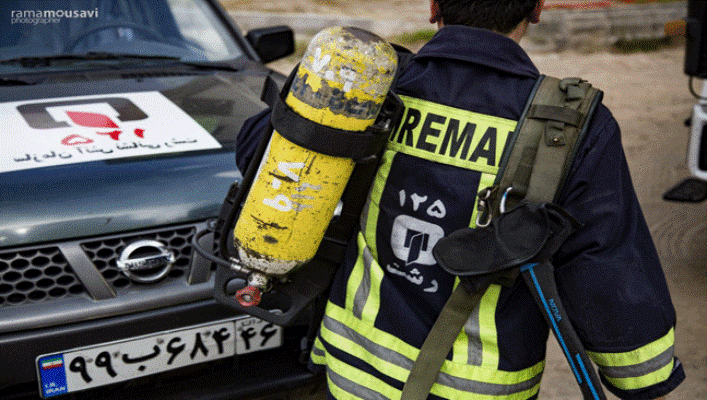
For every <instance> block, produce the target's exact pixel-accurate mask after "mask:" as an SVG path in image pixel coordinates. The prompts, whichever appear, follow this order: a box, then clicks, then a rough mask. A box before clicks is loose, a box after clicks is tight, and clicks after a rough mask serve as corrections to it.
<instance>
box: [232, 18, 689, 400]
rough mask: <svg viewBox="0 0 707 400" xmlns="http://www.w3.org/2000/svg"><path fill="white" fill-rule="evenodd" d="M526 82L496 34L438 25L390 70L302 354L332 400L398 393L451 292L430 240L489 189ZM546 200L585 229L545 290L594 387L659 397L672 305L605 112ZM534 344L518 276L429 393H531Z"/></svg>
mask: <svg viewBox="0 0 707 400" xmlns="http://www.w3.org/2000/svg"><path fill="white" fill-rule="evenodd" d="M571 67H572V66H568V69H571ZM538 76H539V72H538V70H537V69H536V67H535V66H534V65H533V63H532V62H531V60H530V58H529V57H528V55H527V54H526V53H525V52H524V51H523V50H522V49H521V47H520V46H519V45H518V44H517V43H515V42H514V41H512V40H511V39H508V38H507V37H504V36H501V35H498V34H495V33H492V32H489V31H485V30H481V29H474V28H468V27H462V26H447V27H444V28H442V29H440V30H439V32H437V34H436V35H435V36H434V37H433V38H432V39H431V40H430V41H429V43H427V44H426V45H425V46H424V47H423V48H422V49H421V50H420V51H419V52H418V53H417V54H416V55H415V56H414V58H413V60H412V61H411V62H410V63H409V65H408V66H407V67H406V68H405V69H404V70H403V71H402V73H401V75H400V77H399V80H398V83H397V87H396V88H395V92H396V93H398V94H399V95H400V96H401V97H402V99H403V101H404V102H405V105H406V111H405V114H404V116H403V120H402V122H401V124H400V126H399V128H398V129H397V130H396V131H395V132H394V133H393V134H392V135H391V138H390V140H389V145H388V151H387V152H386V157H385V159H384V161H383V163H382V166H381V168H380V170H379V173H378V177H377V180H376V183H375V184H374V186H373V189H372V192H371V195H370V196H369V203H368V205H367V207H366V210H365V215H364V216H363V217H362V223H361V233H359V235H358V236H357V237H356V238H354V240H353V241H352V245H351V246H350V248H349V254H348V256H347V259H346V261H345V263H344V265H343V266H342V268H340V270H339V271H338V274H337V277H336V279H335V281H334V283H333V286H332V295H331V298H330V304H329V307H328V308H327V314H326V316H325V318H324V322H323V325H322V328H321V333H320V336H319V338H318V340H317V343H316V345H315V349H314V351H313V353H312V360H313V361H314V363H315V364H316V365H317V366H319V365H325V366H326V371H327V374H328V377H329V388H330V392H331V395H332V396H334V397H336V398H390V397H393V398H395V397H397V396H399V391H400V390H401V389H402V385H403V382H404V381H405V377H406V371H408V370H409V367H410V365H411V364H410V362H411V359H414V356H415V354H416V353H415V351H416V350H415V349H419V348H420V347H421V345H422V343H423V341H424V339H425V336H426V334H427V332H428V331H429V329H430V327H431V326H432V324H433V322H434V320H435V317H436V315H437V313H438V312H439V310H440V309H441V307H442V306H443V305H444V303H445V301H446V299H447V297H448V296H449V294H450V293H451V291H452V289H453V286H454V285H455V284H456V283H455V282H456V281H455V279H454V278H453V277H451V276H449V275H447V274H446V273H444V272H443V271H442V270H441V269H440V268H439V267H438V266H436V265H435V264H434V261H432V260H431V256H430V251H431V247H432V246H433V245H434V242H435V241H436V240H437V239H439V237H440V235H446V234H449V233H450V232H452V231H454V230H456V229H460V228H463V227H466V226H473V221H474V216H475V210H476V207H475V195H476V193H477V192H479V190H480V189H483V188H484V187H485V185H487V184H488V183H489V182H492V181H493V180H492V179H493V176H494V167H497V162H498V156H499V155H500V153H501V151H502V149H503V146H504V144H505V139H506V138H507V133H508V131H509V130H510V129H512V127H513V126H514V123H515V121H518V119H519V118H520V116H521V112H522V109H523V106H524V105H525V103H526V100H527V98H528V96H529V94H530V91H531V88H532V86H533V84H534V82H535V80H536V79H537V78H538ZM607 89H609V90H610V89H611V88H607ZM267 117H268V114H267V112H264V113H261V114H259V115H257V116H255V117H253V118H252V119H251V120H249V121H248V122H247V123H246V125H245V126H244V128H243V130H242V132H241V134H240V135H239V137H238V142H239V146H238V149H239V154H238V156H237V159H238V164H239V168H241V170H245V166H246V165H247V163H248V162H249V157H251V155H252V152H253V149H254V147H255V144H256V143H257V141H258V134H257V133H259V132H260V131H261V130H262V129H263V127H264V125H265V123H266V119H267ZM437 160H441V161H437ZM559 205H560V206H562V207H564V208H565V209H566V210H567V211H569V212H570V213H571V214H572V215H574V216H575V217H576V218H577V219H579V220H580V221H581V222H582V223H583V224H584V227H583V228H582V229H581V230H580V231H579V232H578V233H576V234H574V235H573V236H572V237H570V239H569V240H568V241H567V242H566V243H565V244H564V245H563V247H562V248H561V249H560V251H559V252H558V253H557V254H556V256H555V258H554V260H553V261H554V265H555V266H556V278H557V284H558V286H559V290H560V294H561V297H562V301H563V302H564V305H565V307H566V308H567V311H568V313H569V315H570V319H571V321H572V323H573V324H574V326H575V327H576V329H577V331H578V334H579V336H580V338H581V339H582V341H583V342H584V344H585V346H586V348H587V350H588V351H589V354H590V357H591V358H592V359H593V361H594V362H595V363H596V364H597V365H598V367H599V370H600V372H601V376H602V381H603V383H604V384H605V386H606V387H607V388H608V389H609V390H610V391H611V392H613V393H614V394H616V395H617V396H619V397H620V398H622V399H652V398H655V397H657V396H661V395H664V394H666V393H668V392H670V391H671V390H673V389H674V388H675V387H676V386H677V385H678V384H679V383H680V382H681V381H682V380H683V379H684V372H683V368H682V365H681V363H680V361H679V360H678V359H677V358H675V356H674V354H673V349H674V346H673V343H674V325H675V311H674V308H673V305H672V302H671V299H670V294H669V292H668V287H667V285H666V281H665V278H664V275H663V272H662V270H661V265H660V262H659V260H658V256H657V253H656V249H655V247H654V244H653V242H652V239H651V236H650V233H649V231H648V228H647V225H646V222H645V220H644V217H643V215H642V212H641V209H640V207H639V204H638V201H637V198H636V194H635V192H634V188H633V186H632V182H631V178H630V175H629V170H628V166H627V163H626V158H625V155H624V152H623V149H622V146H621V137H620V130H619V126H618V124H617V122H616V120H615V119H614V117H613V116H612V115H611V113H610V111H609V110H608V109H607V108H606V107H605V106H604V105H600V107H599V108H598V110H597V112H596V114H595V115H594V117H593V121H592V123H591V128H590V130H589V133H588V135H587V136H586V139H585V140H584V143H583V145H582V146H581V148H580V150H579V152H578V153H577V156H576V159H575V161H574V163H573V166H572V168H571V172H570V174H569V181H568V184H567V185H566V186H565V190H564V192H563V193H562V194H561V197H560V199H559ZM547 338H548V328H547V326H546V324H545V322H544V320H543V316H542V315H541V314H540V311H539V309H538V308H537V306H536V304H535V303H534V301H533V299H532V298H531V295H530V293H529V291H528V289H527V287H526V286H525V283H523V281H522V280H518V281H517V282H516V284H515V285H514V286H512V287H501V286H498V287H495V286H493V287H492V288H491V289H490V290H489V291H488V292H487V293H486V295H485V296H484V299H483V300H482V303H481V305H480V306H479V310H477V311H476V312H475V314H474V315H472V317H471V318H470V320H469V323H468V324H467V326H466V327H465V329H464V332H462V333H461V334H460V337H459V339H458V340H457V343H455V348H454V350H453V354H451V355H450V357H448V360H447V362H446V364H445V367H443V369H442V372H441V373H440V378H439V379H438V381H437V383H436V384H435V386H434V387H433V390H432V394H431V395H430V398H434V399H437V398H478V397H475V396H479V395H483V396H488V397H482V398H484V399H486V398H489V399H534V398H536V397H537V393H538V390H539V383H540V376H541V374H542V369H543V367H544V361H543V360H544V358H545V345H546V342H547ZM494 371H499V372H497V373H494ZM569 384H572V382H568V385H569Z"/></svg>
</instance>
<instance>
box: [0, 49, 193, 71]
mask: <svg viewBox="0 0 707 400" xmlns="http://www.w3.org/2000/svg"><path fill="white" fill-rule="evenodd" d="M104 60H118V61H127V60H166V61H176V60H179V57H174V56H165V55H145V54H120V53H108V52H88V53H84V54H57V55H49V56H37V57H15V58H8V59H4V60H0V64H5V65H6V64H19V65H20V66H22V67H25V68H33V67H40V66H42V67H43V66H49V65H50V64H51V63H53V62H59V61H104Z"/></svg>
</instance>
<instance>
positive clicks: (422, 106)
mask: <svg viewBox="0 0 707 400" xmlns="http://www.w3.org/2000/svg"><path fill="white" fill-rule="evenodd" d="M400 98H401V99H402V100H403V102H404V103H405V115H404V117H403V120H402V121H401V123H400V126H399V127H398V129H397V130H396V131H395V132H394V133H393V135H392V136H391V139H390V141H389V143H388V148H389V149H391V150H395V151H399V152H402V153H406V154H410V155H414V156H416V157H420V158H424V159H428V160H432V161H437V162H441V163H444V164H449V165H455V166H458V167H462V168H466V169H472V170H476V171H480V172H486V173H492V174H495V173H496V171H497V170H498V164H499V162H500V158H501V154H502V153H503V148H504V146H505V144H506V140H507V139H508V137H509V136H510V134H511V132H513V130H514V129H515V127H516V121H513V120H509V119H504V118H498V117H494V116H490V115H484V114H480V113H475V112H471V111H467V110H462V109H459V108H454V107H449V106H445V105H441V104H437V103H432V102H429V101H424V100H420V99H416V98H412V97H407V96H400Z"/></svg>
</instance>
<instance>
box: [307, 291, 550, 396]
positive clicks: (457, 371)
mask: <svg viewBox="0 0 707 400" xmlns="http://www.w3.org/2000/svg"><path fill="white" fill-rule="evenodd" d="M321 337H322V339H323V340H324V341H326V342H329V343H335V344H336V346H337V347H338V348H340V349H345V351H346V352H347V353H349V354H351V355H352V356H354V357H356V358H359V359H361V360H362V361H364V362H366V363H368V364H369V365H373V366H375V368H377V369H378V370H379V371H381V372H382V373H384V374H386V375H388V376H390V377H392V378H394V379H396V380H399V381H401V382H404V381H405V380H406V379H407V376H408V374H409V372H410V369H411V368H412V365H413V362H414V360H415V359H416V358H417V355H418V354H419V349H417V348H415V347H413V346H410V345H409V344H407V343H405V342H403V341H401V340H400V339H398V338H396V337H395V336H393V335H391V334H389V333H387V332H384V331H381V330H378V329H376V328H375V327H373V326H372V325H371V323H369V322H366V321H363V320H360V319H358V318H356V317H354V316H353V315H351V313H349V312H347V311H346V310H344V309H342V308H340V307H338V306H336V305H335V304H333V303H329V304H328V305H327V312H326V316H325V317H324V321H323V323H322V329H321ZM315 354H316V353H315ZM325 363H326V364H327V366H328V367H330V368H333V371H334V372H336V373H337V374H339V375H342V376H346V377H355V379H354V380H355V381H356V383H357V384H359V385H363V386H364V387H368V388H375V386H370V385H375V384H377V382H374V381H373V380H376V381H377V379H376V378H374V377H370V376H369V375H368V374H366V373H364V372H362V371H360V370H358V369H356V368H353V367H350V366H348V365H346V364H343V363H342V364H341V365H340V366H339V367H338V368H337V367H334V365H333V364H332V357H331V356H330V355H328V354H327V355H326V360H325ZM543 368H544V362H540V363H538V364H536V365H534V366H532V367H530V368H527V369H524V370H521V371H514V372H508V371H498V370H496V369H493V368H483V367H478V366H472V365H464V364H458V363H453V362H450V361H449V360H447V361H445V363H444V365H443V366H442V369H441V370H440V374H439V376H438V379H437V383H436V384H435V386H433V389H432V393H435V394H438V395H440V396H443V397H446V398H450V399H457V398H464V397H467V398H469V396H472V395H475V396H476V397H471V398H488V399H497V400H500V399H503V400H515V399H526V398H528V397H530V396H532V395H533V394H534V393H535V392H537V390H538V389H539V384H540V378H541V374H542V370H543ZM369 378H371V380H369ZM398 396H399V394H398ZM479 396H484V397H479Z"/></svg>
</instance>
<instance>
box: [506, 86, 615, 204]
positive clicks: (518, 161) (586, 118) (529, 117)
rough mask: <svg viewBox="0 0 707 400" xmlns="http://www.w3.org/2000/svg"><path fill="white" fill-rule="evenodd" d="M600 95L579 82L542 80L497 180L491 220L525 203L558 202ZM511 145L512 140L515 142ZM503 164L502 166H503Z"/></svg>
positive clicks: (519, 125)
mask: <svg viewBox="0 0 707 400" xmlns="http://www.w3.org/2000/svg"><path fill="white" fill-rule="evenodd" d="M602 97H603V93H602V92H601V91H600V90H598V89H596V88H594V87H593V86H592V85H591V84H589V83H588V82H586V81H583V80H581V79H579V78H565V79H558V78H554V77H550V76H541V77H540V82H539V86H538V87H537V88H536V90H535V95H534V96H533V97H532V98H531V99H530V100H529V103H528V105H527V106H526V115H525V117H524V118H522V119H521V121H519V122H518V127H517V128H516V132H515V135H514V136H515V138H513V139H514V140H515V142H514V143H511V144H509V146H507V148H506V150H505V151H506V152H507V153H508V154H505V155H504V158H505V160H504V162H503V163H502V165H503V168H502V171H499V176H498V177H497V178H496V182H497V189H496V190H495V192H496V193H497V195H496V196H495V200H496V202H495V204H493V206H494V207H493V208H492V209H493V210H494V211H493V213H494V214H495V213H496V212H497V211H498V209H499V207H498V206H500V205H501V204H503V202H502V201H501V200H502V199H503V197H504V194H505V195H506V200H505V203H506V204H505V208H506V209H507V208H509V207H511V206H512V205H513V204H514V203H516V202H518V201H520V200H522V199H526V200H530V201H537V202H557V200H558V197H559V195H560V193H562V189H563V187H564V183H565V178H566V177H567V174H568V172H569V170H570V168H571V167H572V162H573V160H574V158H575V155H576V153H577V150H578V149H579V147H580V146H581V144H582V141H583V139H584V136H585V135H586V133H587V130H588V129H589V122H590V120H591V117H592V115H593V114H594V111H595V110H596V108H597V106H598V104H599V102H600V101H601V99H602ZM513 139H512V140H513ZM504 164H505V165H504Z"/></svg>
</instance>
